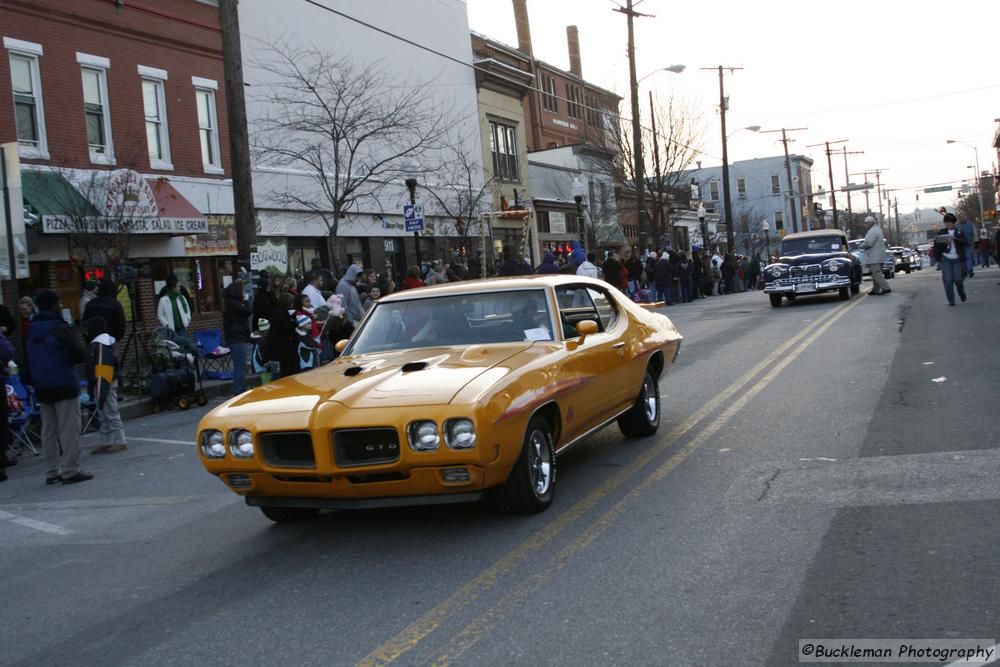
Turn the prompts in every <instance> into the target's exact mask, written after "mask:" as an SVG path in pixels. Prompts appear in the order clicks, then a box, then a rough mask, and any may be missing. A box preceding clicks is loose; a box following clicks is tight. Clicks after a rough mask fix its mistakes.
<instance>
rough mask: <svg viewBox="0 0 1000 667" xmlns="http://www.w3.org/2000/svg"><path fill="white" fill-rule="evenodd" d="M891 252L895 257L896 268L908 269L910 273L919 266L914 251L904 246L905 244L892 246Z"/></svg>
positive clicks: (899, 269)
mask: <svg viewBox="0 0 1000 667" xmlns="http://www.w3.org/2000/svg"><path fill="white" fill-rule="evenodd" d="M889 252H890V253H891V254H892V256H893V257H894V258H895V264H896V270H897V271H906V273H910V272H911V271H913V270H914V269H917V268H919V267H918V266H917V265H916V264H917V262H916V261H915V260H914V258H913V251H912V250H910V249H909V248H904V247H903V246H891V247H890V248H889Z"/></svg>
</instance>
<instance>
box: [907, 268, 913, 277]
mask: <svg viewBox="0 0 1000 667" xmlns="http://www.w3.org/2000/svg"><path fill="white" fill-rule="evenodd" d="M912 270H913V269H911V268H910V267H906V275H910V271H912Z"/></svg>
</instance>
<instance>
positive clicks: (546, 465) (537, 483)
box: [528, 430, 552, 498]
mask: <svg viewBox="0 0 1000 667" xmlns="http://www.w3.org/2000/svg"><path fill="white" fill-rule="evenodd" d="M528 476H529V478H530V479H531V489H532V491H534V492H535V495H536V496H538V497H539V498H540V497H542V496H544V495H545V494H546V493H548V491H549V487H550V486H552V458H551V452H550V450H549V439H548V437H547V436H546V435H545V433H544V432H542V431H540V430H535V431H532V432H531V437H529V438H528Z"/></svg>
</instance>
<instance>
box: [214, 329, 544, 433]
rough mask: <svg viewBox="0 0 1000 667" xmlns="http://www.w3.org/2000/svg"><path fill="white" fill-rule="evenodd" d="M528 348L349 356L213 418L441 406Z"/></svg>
mask: <svg viewBox="0 0 1000 667" xmlns="http://www.w3.org/2000/svg"><path fill="white" fill-rule="evenodd" d="M531 345H532V343H530V342H520V343H501V344H490V345H469V346H462V347H434V348H421V349H414V350H399V351H395V352H387V353H383V354H363V355H352V356H350V357H346V358H340V359H337V360H335V361H333V362H331V363H329V364H327V365H326V366H323V367H322V368H318V369H316V370H313V371H308V372H306V373H299V374H298V375H293V376H291V377H288V378H283V379H281V380H277V381H275V382H272V383H270V384H266V385H264V386H262V387H258V388H257V389H254V390H251V391H249V392H247V393H245V394H241V395H240V396H237V397H236V398H234V399H233V400H231V401H230V402H229V403H227V404H225V405H223V406H221V408H220V409H219V410H218V411H217V412H216V415H218V416H245V415H251V414H261V413H265V414H276V413H288V412H310V411H312V410H313V409H315V408H316V406H317V405H319V404H320V403H322V402H325V401H336V402H338V403H341V404H343V405H345V406H346V407H349V408H379V407H386V408H388V407H400V406H427V405H443V404H447V403H450V402H451V400H452V399H453V398H454V397H455V395H456V394H457V393H458V392H459V391H460V390H461V389H462V388H463V387H464V386H466V385H467V384H469V383H470V382H472V381H473V380H475V379H476V378H477V377H479V376H480V375H481V374H482V373H484V372H486V371H487V370H489V369H490V368H493V367H495V366H497V365H499V364H501V363H503V362H504V361H505V360H507V359H510V358H511V357H513V356H514V355H516V354H518V353H520V352H523V351H525V350H527V349H528V348H529V347H531Z"/></svg>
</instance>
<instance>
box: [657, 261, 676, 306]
mask: <svg viewBox="0 0 1000 667" xmlns="http://www.w3.org/2000/svg"><path fill="white" fill-rule="evenodd" d="M654 281H655V284H656V300H657V301H663V302H664V303H666V304H667V305H670V304H671V303H673V300H672V299H671V298H670V286H671V285H672V284H673V282H674V265H673V264H671V263H670V256H669V255H668V254H667V253H666V252H663V253H661V254H660V259H659V260H658V261H657V262H656V271H655V272H654Z"/></svg>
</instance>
